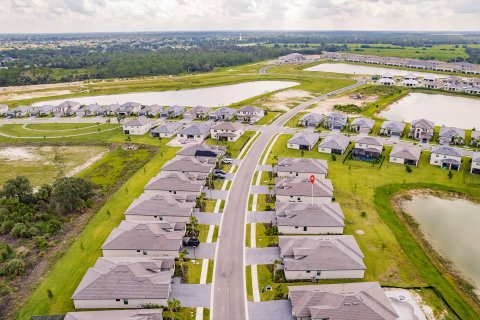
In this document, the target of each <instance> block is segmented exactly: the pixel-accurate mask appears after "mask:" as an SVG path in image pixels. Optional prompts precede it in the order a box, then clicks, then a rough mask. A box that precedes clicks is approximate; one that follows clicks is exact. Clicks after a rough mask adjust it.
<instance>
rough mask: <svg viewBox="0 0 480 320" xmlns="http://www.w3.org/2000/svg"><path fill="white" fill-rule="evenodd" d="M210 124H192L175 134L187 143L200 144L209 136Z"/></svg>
mask: <svg viewBox="0 0 480 320" xmlns="http://www.w3.org/2000/svg"><path fill="white" fill-rule="evenodd" d="M211 127H212V124H211V123H208V122H202V123H192V124H191V125H189V126H188V127H186V128H183V129H182V130H180V131H179V132H178V133H177V137H178V138H180V139H184V140H187V141H192V142H196V143H201V142H203V141H205V139H207V138H208V137H209V136H210V128H211Z"/></svg>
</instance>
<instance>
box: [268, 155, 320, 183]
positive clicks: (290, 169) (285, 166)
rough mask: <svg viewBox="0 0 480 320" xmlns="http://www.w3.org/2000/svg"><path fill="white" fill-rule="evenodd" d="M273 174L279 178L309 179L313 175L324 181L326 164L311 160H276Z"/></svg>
mask: <svg viewBox="0 0 480 320" xmlns="http://www.w3.org/2000/svg"><path fill="white" fill-rule="evenodd" d="M274 172H275V173H276V175H277V177H280V178H294V177H300V178H310V176H311V175H312V174H313V175H314V176H315V177H316V178H323V179H324V178H326V177H327V174H328V162H327V161H326V160H320V159H312V158H278V164H277V165H276V166H275V168H274Z"/></svg>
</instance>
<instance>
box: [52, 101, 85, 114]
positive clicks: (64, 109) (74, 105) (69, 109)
mask: <svg viewBox="0 0 480 320" xmlns="http://www.w3.org/2000/svg"><path fill="white" fill-rule="evenodd" d="M79 109H80V103H78V102H75V101H65V102H62V103H60V104H59V105H58V106H56V107H55V111H54V112H55V113H56V114H60V115H61V116H63V117H68V116H73V115H74V114H75V113H76V112H77V111H78V110H79Z"/></svg>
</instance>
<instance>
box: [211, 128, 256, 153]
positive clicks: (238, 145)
mask: <svg viewBox="0 0 480 320" xmlns="http://www.w3.org/2000/svg"><path fill="white" fill-rule="evenodd" d="M254 135H255V131H245V133H244V134H243V135H242V136H241V137H240V138H238V140H237V141H235V142H228V141H218V140H214V139H212V138H209V139H207V140H206V143H207V144H216V145H219V146H225V147H226V148H227V151H229V152H230V154H231V157H232V158H237V157H238V155H239V154H240V151H241V150H242V148H243V147H244V146H245V145H246V144H247V142H248V141H249V140H250V139H251V138H252V137H253V136H254Z"/></svg>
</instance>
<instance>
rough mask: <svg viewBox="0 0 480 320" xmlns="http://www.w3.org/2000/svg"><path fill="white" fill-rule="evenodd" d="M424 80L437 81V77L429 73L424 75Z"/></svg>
mask: <svg viewBox="0 0 480 320" xmlns="http://www.w3.org/2000/svg"><path fill="white" fill-rule="evenodd" d="M423 81H425V82H435V81H437V77H435V76H434V75H433V74H427V75H425V76H424V77H423Z"/></svg>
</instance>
